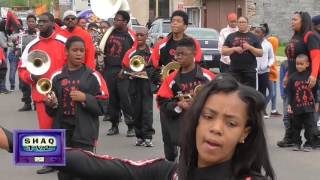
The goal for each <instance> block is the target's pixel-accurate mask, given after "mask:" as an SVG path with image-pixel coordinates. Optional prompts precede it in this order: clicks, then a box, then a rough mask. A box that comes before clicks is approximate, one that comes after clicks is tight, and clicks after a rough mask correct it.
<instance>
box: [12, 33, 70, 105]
mask: <svg viewBox="0 0 320 180" xmlns="http://www.w3.org/2000/svg"><path fill="white" fill-rule="evenodd" d="M65 41H66V38H65V37H63V36H61V35H60V34H57V33H56V32H54V33H53V34H52V35H51V36H50V37H48V38H43V37H37V38H36V39H34V40H33V41H31V42H30V43H29V44H28V45H27V46H26V48H25V50H24V51H23V53H22V56H21V61H20V63H19V69H18V70H19V76H20V78H21V79H22V80H23V81H24V82H26V83H27V84H30V85H31V86H32V98H33V100H34V101H35V102H41V101H43V98H44V96H43V95H41V94H40V93H39V92H38V91H37V90H36V83H37V82H36V81H34V80H33V79H32V78H31V74H30V72H29V71H28V70H27V69H26V64H27V61H28V55H29V53H30V52H31V51H33V50H41V51H44V52H46V53H47V54H48V56H49V57H50V60H51V65H50V68H49V70H48V71H47V72H46V73H45V74H44V75H42V76H41V77H42V78H48V79H50V77H51V76H52V74H53V73H54V72H56V71H58V70H59V69H61V68H62V67H63V65H64V64H65V63H66V54H65Z"/></svg>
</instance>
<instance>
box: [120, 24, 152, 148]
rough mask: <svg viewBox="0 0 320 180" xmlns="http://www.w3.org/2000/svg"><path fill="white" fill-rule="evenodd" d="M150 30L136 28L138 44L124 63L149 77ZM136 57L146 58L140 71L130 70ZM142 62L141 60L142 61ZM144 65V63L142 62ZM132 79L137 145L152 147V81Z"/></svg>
mask: <svg viewBox="0 0 320 180" xmlns="http://www.w3.org/2000/svg"><path fill="white" fill-rule="evenodd" d="M147 36H148V30H147V29H146V28H144V27H143V28H140V29H138V30H136V41H137V46H134V47H133V48H131V49H130V50H128V51H127V53H126V54H125V55H124V58H123V61H122V65H123V66H124V69H125V70H128V71H129V72H131V73H133V74H136V75H138V76H144V77H147V78H148V76H147V72H146V68H145V67H146V66H148V65H151V64H149V59H150V56H151V53H152V50H151V49H150V48H149V47H148V45H147V44H146V40H147ZM134 57H140V58H143V59H144V69H142V70H141V71H140V72H134V71H132V70H130V69H131V68H130V63H131V62H130V61H131V60H133V59H134ZM140 63H141V62H140ZM140 65H143V64H140ZM130 78H132V79H131V80H130V91H129V93H130V96H131V97H132V98H131V99H132V100H134V101H132V106H133V108H134V116H133V117H134V130H135V133H136V138H137V141H136V146H145V147H152V146H153V145H152V135H153V134H154V129H153V127H152V124H153V94H152V92H151V83H150V80H149V79H144V78H140V77H135V76H131V77H130Z"/></svg>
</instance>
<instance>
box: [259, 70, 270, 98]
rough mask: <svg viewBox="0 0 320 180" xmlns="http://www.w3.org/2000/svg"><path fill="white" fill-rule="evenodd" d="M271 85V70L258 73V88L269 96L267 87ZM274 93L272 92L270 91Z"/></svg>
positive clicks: (264, 94) (265, 95)
mask: <svg viewBox="0 0 320 180" xmlns="http://www.w3.org/2000/svg"><path fill="white" fill-rule="evenodd" d="M268 86H269V72H266V73H263V74H258V90H259V92H261V94H263V96H264V97H265V98H267V88H268ZM269 93H272V92H269Z"/></svg>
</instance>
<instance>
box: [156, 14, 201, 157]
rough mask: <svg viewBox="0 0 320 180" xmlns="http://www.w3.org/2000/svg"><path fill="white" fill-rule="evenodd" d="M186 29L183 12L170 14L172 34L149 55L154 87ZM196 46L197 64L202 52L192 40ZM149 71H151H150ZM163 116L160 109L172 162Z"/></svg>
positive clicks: (167, 148) (167, 150) (173, 57)
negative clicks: (162, 67)
mask: <svg viewBox="0 0 320 180" xmlns="http://www.w3.org/2000/svg"><path fill="white" fill-rule="evenodd" d="M187 27H188V15H187V14H186V13H185V12H184V11H180V10H178V11H175V12H173V13H172V16H171V30H172V32H171V33H170V34H169V35H168V36H167V37H165V38H164V39H163V40H162V41H160V43H158V44H156V45H155V48H154V49H153V53H152V55H151V60H152V65H153V68H154V69H153V72H152V73H151V76H150V78H151V81H152V83H153V84H155V85H156V86H159V85H160V83H161V82H160V81H161V80H160V79H161V77H160V67H161V66H165V65H167V64H168V63H170V62H172V61H174V60H175V54H176V47H177V44H178V42H179V41H180V40H181V39H183V38H185V37H187V35H186V34H185V33H184V32H185V30H186V29H187ZM194 42H195V46H196V55H195V61H196V62H197V63H200V62H201V59H202V50H201V47H200V45H199V42H198V41H196V40H194ZM150 71H151V70H150ZM165 119H166V118H165V114H164V113H163V112H161V109H160V122H161V129H162V139H163V142H164V149H165V155H166V158H167V159H168V160H171V161H173V160H174V159H175V157H176V155H175V154H176V153H175V152H174V151H175V150H174V149H175V148H174V146H170V144H172V143H170V142H166V141H167V140H169V139H170V138H169V136H170V135H169V134H168V130H167V129H166V127H167V125H166V122H165Z"/></svg>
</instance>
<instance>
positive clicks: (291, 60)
mask: <svg viewBox="0 0 320 180" xmlns="http://www.w3.org/2000/svg"><path fill="white" fill-rule="evenodd" d="M318 41H319V40H318V39H317V37H316V35H314V34H310V35H309V36H308V40H307V43H305V42H304V36H303V35H301V34H296V35H294V36H293V37H292V38H291V40H290V42H289V43H288V45H287V47H286V50H285V52H286V55H287V57H288V74H289V75H290V74H292V73H294V72H296V71H297V69H296V57H297V56H298V55H299V54H305V55H307V56H309V59H310V53H309V51H311V50H313V49H318V48H320V47H319V44H320V43H319V42H318ZM310 67H311V66H310Z"/></svg>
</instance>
